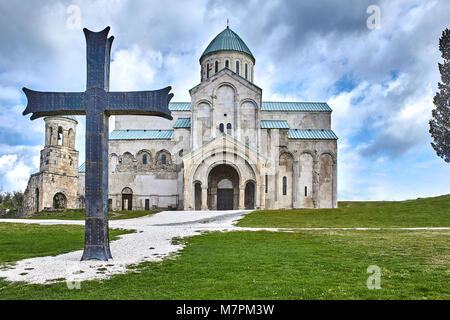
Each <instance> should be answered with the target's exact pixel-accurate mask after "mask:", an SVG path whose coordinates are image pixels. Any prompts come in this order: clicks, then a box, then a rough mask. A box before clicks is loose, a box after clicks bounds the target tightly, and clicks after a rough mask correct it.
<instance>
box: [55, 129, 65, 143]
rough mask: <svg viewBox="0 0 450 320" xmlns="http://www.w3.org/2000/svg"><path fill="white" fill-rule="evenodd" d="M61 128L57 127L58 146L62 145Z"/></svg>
mask: <svg viewBox="0 0 450 320" xmlns="http://www.w3.org/2000/svg"><path fill="white" fill-rule="evenodd" d="M63 136H64V135H63V129H62V128H61V127H59V128H58V143H57V145H58V146H62V145H63Z"/></svg>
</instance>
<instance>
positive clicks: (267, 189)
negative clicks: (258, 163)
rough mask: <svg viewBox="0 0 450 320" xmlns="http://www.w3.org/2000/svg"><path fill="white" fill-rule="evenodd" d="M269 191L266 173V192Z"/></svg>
mask: <svg viewBox="0 0 450 320" xmlns="http://www.w3.org/2000/svg"><path fill="white" fill-rule="evenodd" d="M267 192H269V175H267V174H266V193H267Z"/></svg>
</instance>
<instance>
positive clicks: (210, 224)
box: [0, 210, 276, 284]
mask: <svg viewBox="0 0 450 320" xmlns="http://www.w3.org/2000/svg"><path fill="white" fill-rule="evenodd" d="M248 212H251V210H249V211H242V210H241V211H237V210H233V211H163V212H160V213H157V214H155V215H152V216H148V217H141V218H136V219H123V220H111V221H110V222H109V226H110V228H117V229H129V230H136V232H135V233H131V234H125V235H121V236H119V239H118V240H115V241H112V242H111V244H110V246H111V253H112V255H113V259H112V260H109V261H95V260H94V261H80V259H81V256H82V254H83V251H82V250H78V251H74V252H70V253H66V254H61V255H58V256H47V257H38V258H31V259H25V260H21V261H18V262H17V263H16V264H14V265H12V266H10V267H9V268H5V269H2V270H0V278H2V277H4V278H5V280H9V281H25V282H28V283H41V284H43V283H52V282H55V281H61V280H62V279H65V280H66V281H71V282H77V281H84V280H92V279H106V278H108V277H110V276H111V275H113V274H119V273H125V272H127V271H129V269H128V268H127V267H129V266H130V265H135V264H138V263H141V262H144V261H160V260H162V259H164V258H167V257H168V256H170V255H172V254H174V253H176V252H177V251H179V250H180V249H182V247H183V245H180V244H173V243H172V239H173V238H183V237H187V236H193V235H197V234H200V233H201V232H203V231H231V230H246V228H239V227H235V226H234V223H235V222H236V221H237V220H239V219H240V218H241V217H242V216H243V215H244V214H246V213H248ZM0 222H12V223H34V224H41V225H55V224H67V225H84V221H74V220H31V219H1V220H0ZM251 230H256V229H251ZM268 230H269V229H268ZM273 230H276V229H273ZM98 269H100V270H101V272H100V273H99V272H98V271H99V270H98Z"/></svg>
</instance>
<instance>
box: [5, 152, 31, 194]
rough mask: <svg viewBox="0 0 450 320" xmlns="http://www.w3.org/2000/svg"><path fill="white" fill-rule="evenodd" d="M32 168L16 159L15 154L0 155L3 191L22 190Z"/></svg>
mask: <svg viewBox="0 0 450 320" xmlns="http://www.w3.org/2000/svg"><path fill="white" fill-rule="evenodd" d="M32 170H33V168H32V167H29V166H27V165H25V164H24V163H23V162H22V161H20V160H18V157H17V155H15V154H8V155H3V156H0V181H1V183H2V185H1V187H2V189H3V190H4V191H24V190H25V188H26V186H27V182H28V179H29V177H30V174H31V173H32Z"/></svg>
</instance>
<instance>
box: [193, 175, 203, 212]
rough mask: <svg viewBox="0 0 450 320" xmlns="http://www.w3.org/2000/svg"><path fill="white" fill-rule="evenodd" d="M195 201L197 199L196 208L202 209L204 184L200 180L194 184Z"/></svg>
mask: <svg viewBox="0 0 450 320" xmlns="http://www.w3.org/2000/svg"><path fill="white" fill-rule="evenodd" d="M194 197H195V199H194V201H195V210H201V209H202V184H201V183H200V182H196V183H195V184H194Z"/></svg>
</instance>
